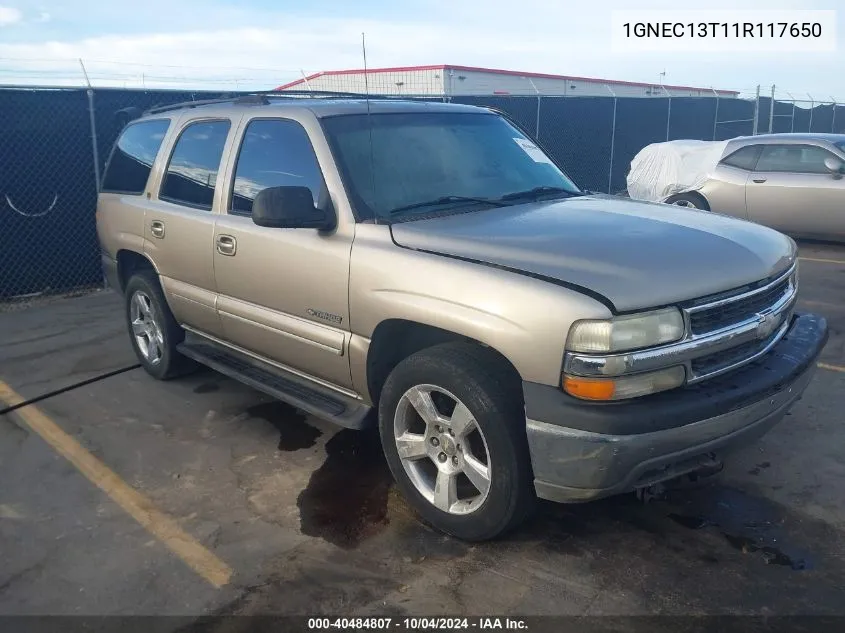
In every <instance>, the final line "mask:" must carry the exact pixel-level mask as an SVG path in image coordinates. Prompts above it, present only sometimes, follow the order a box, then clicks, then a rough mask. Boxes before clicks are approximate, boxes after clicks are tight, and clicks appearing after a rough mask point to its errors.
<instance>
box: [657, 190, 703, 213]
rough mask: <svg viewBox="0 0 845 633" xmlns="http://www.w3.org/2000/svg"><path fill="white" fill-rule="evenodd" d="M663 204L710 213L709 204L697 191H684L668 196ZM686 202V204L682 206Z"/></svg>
mask: <svg viewBox="0 0 845 633" xmlns="http://www.w3.org/2000/svg"><path fill="white" fill-rule="evenodd" d="M663 202H664V203H665V204H674V205H677V206H681V207H693V208H695V209H700V210H702V211H710V203H709V202H707V198H705V197H704V196H703V195H702V194H700V193H699V192H698V191H685V192H683V193H676V194H674V195H671V196H669V197H668V198H666V200H664V201H663ZM683 202H687V203H688V204H683Z"/></svg>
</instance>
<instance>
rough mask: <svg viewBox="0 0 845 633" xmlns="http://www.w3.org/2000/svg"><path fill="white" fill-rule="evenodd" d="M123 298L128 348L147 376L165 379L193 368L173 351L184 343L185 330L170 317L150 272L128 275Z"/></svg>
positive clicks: (192, 363)
mask: <svg viewBox="0 0 845 633" xmlns="http://www.w3.org/2000/svg"><path fill="white" fill-rule="evenodd" d="M124 298H125V302H126V323H127V326H128V328H129V338H130V340H131V342H132V348H133V349H134V350H135V355H136V356H137V357H138V361H139V362H140V363H141V366H142V367H143V368H144V369H145V370H146V372H147V373H148V374H150V375H151V376H152V377H153V378H156V379H158V380H168V379H170V378H175V377H176V376H180V375H183V374H185V373H187V372H189V371H190V370H192V369H194V368H195V367H196V364H195V363H194V362H193V361H192V360H191V359H189V358H186V357H185V356H182V355H181V354H180V353H179V352H178V351H177V350H176V346H177V345H179V343H181V342H182V341H183V340H185V330H183V329H182V328H181V327H179V324H178V323H177V322H176V319H175V318H174V317H173V313H172V312H171V311H170V307H169V306H168V305H167V300H166V299H165V298H164V293H163V292H162V290H161V285H160V284H159V282H158V276H157V275H156V274H155V273H154V272H152V271H148V270H144V271H140V272H137V273H135V274H134V275H132V277H130V279H129V281H128V282H127V283H126V290H125V292H124Z"/></svg>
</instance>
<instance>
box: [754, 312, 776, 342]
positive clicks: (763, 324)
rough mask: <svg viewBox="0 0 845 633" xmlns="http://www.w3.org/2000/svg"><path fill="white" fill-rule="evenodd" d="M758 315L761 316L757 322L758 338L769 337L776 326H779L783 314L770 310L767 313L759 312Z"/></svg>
mask: <svg viewBox="0 0 845 633" xmlns="http://www.w3.org/2000/svg"><path fill="white" fill-rule="evenodd" d="M757 316H758V317H760V321H759V322H758V323H757V338H758V339H765V338H769V336H771V335H772V332H774V331H775V328H777V326H778V324H779V322H780V317H781V315H779V314H773V313H771V312H769V313H767V314H758V315H757Z"/></svg>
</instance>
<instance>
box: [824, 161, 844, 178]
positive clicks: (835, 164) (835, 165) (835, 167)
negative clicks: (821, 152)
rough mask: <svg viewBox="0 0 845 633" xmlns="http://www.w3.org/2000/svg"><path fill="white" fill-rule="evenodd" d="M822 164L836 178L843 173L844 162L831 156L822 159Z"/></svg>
mask: <svg viewBox="0 0 845 633" xmlns="http://www.w3.org/2000/svg"><path fill="white" fill-rule="evenodd" d="M824 166H825V168H827V170H828V171H829V172H830V173H831V174H833V175H834V176H836V177H837V178H841V177H842V175H843V174H845V163H843V162H842V161H841V160H839V159H838V158H834V157H833V156H828V157H827V158H825V159H824Z"/></svg>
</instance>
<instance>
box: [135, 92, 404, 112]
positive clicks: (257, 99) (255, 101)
mask: <svg viewBox="0 0 845 633" xmlns="http://www.w3.org/2000/svg"><path fill="white" fill-rule="evenodd" d="M270 98H273V99H296V98H306V99H307V98H315V99H316V98H322V99H364V98H366V95H365V94H363V93H357V92H335V91H328V90H264V91H256V92H244V93H237V94H233V95H232V96H230V97H219V98H217V99H201V100H198V101H180V102H178V103H170V104H167V105H160V106H154V107H152V108H150V109H148V110H147V111H146V112H145V114H159V113H161V112H169V111H171V110H181V109H182V108H196V107H198V106H206V105H213V104H215V103H234V104H242V105H268V104H269V103H270ZM369 98H370V99H371V100H374V99H382V100H388V99H402V98H403V97H401V96H399V95H370V97H369ZM404 98H405V99H407V98H408V97H404Z"/></svg>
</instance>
